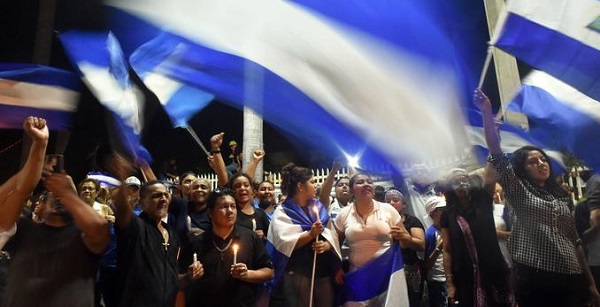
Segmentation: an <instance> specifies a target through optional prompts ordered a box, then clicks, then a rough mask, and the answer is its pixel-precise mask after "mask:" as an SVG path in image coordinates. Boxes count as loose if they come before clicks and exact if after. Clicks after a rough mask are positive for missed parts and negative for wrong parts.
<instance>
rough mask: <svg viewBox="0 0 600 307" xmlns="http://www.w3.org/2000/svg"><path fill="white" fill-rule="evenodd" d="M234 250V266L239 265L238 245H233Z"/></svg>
mask: <svg viewBox="0 0 600 307" xmlns="http://www.w3.org/2000/svg"><path fill="white" fill-rule="evenodd" d="M232 248H233V264H236V263H237V252H238V248H239V247H238V245H237V244H233V246H232Z"/></svg>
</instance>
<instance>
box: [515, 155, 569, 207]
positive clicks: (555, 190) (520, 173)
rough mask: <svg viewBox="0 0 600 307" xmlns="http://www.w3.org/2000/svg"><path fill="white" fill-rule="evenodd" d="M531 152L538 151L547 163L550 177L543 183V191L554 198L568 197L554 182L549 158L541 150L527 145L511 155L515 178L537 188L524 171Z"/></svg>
mask: <svg viewBox="0 0 600 307" xmlns="http://www.w3.org/2000/svg"><path fill="white" fill-rule="evenodd" d="M532 151H539V152H540V153H541V154H542V155H543V156H544V158H546V161H548V169H549V170H550V176H549V177H548V179H547V180H546V182H544V186H545V189H546V190H547V191H548V192H550V193H551V194H552V195H554V196H555V197H568V196H569V194H567V192H566V191H565V190H563V189H562V188H561V187H560V185H559V184H558V182H556V180H555V178H554V171H553V169H552V164H551V163H550V158H549V157H548V155H547V154H546V153H545V152H544V151H543V150H542V149H541V148H538V147H535V146H529V145H527V146H523V147H521V148H519V149H517V150H516V151H515V152H514V153H513V154H512V157H511V159H510V162H511V164H512V167H513V170H514V171H515V175H516V176H517V178H519V179H521V180H522V181H527V182H529V183H530V184H531V185H532V186H534V187H536V188H537V187H538V185H537V184H535V182H533V181H532V180H531V178H530V177H529V176H528V175H527V171H526V170H525V164H526V162H527V156H528V155H529V153H530V152H532Z"/></svg>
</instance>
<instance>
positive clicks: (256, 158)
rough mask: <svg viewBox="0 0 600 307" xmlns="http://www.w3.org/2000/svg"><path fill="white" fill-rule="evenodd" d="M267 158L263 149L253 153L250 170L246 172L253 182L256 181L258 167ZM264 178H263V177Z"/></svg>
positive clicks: (249, 165)
mask: <svg viewBox="0 0 600 307" xmlns="http://www.w3.org/2000/svg"><path fill="white" fill-rule="evenodd" d="M264 158H265V151H264V150H262V149H257V150H255V151H254V152H253V153H252V161H251V162H250V164H248V169H247V170H246V174H248V176H249V177H250V178H252V180H254V175H255V174H256V168H257V167H258V163H260V161H262V160H263V159H264ZM261 177H262V176H261Z"/></svg>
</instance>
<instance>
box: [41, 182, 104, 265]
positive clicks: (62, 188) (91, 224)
mask: <svg viewBox="0 0 600 307" xmlns="http://www.w3.org/2000/svg"><path fill="white" fill-rule="evenodd" d="M44 184H45V185H46V188H47V189H48V190H49V191H50V192H52V194H53V195H54V197H55V198H57V199H60V201H61V203H62V204H63V205H64V206H65V208H66V209H67V210H68V211H69V213H71V216H73V220H74V221H75V224H76V225H77V227H78V228H79V229H81V231H82V232H83V243H84V244H85V246H86V247H87V248H88V249H89V250H90V251H91V252H92V253H94V254H100V253H102V252H104V249H105V248H106V246H107V245H108V241H109V240H110V233H109V231H108V221H107V220H106V218H105V217H103V216H101V215H100V214H98V213H97V212H96V211H94V209H93V208H92V206H90V205H88V204H86V203H85V202H84V201H83V200H82V199H81V198H79V196H77V194H76V192H75V189H74V188H73V187H74V185H73V180H72V179H71V177H69V176H68V175H66V174H55V173H49V172H46V173H45V174H44Z"/></svg>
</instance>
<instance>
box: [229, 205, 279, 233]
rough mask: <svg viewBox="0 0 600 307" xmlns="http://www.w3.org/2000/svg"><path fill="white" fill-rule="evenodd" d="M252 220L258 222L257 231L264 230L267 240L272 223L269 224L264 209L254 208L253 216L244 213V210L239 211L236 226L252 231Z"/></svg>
mask: <svg viewBox="0 0 600 307" xmlns="http://www.w3.org/2000/svg"><path fill="white" fill-rule="evenodd" d="M252 219H254V220H255V221H256V230H262V231H263V232H264V234H265V237H264V239H266V238H267V231H268V230H269V224H270V223H271V222H269V217H268V216H267V214H266V213H265V211H264V210H263V209H260V208H254V214H252V215H248V214H246V213H244V212H242V210H238V212H237V221H236V225H238V226H241V227H244V228H248V229H250V230H252Z"/></svg>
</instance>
